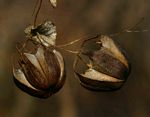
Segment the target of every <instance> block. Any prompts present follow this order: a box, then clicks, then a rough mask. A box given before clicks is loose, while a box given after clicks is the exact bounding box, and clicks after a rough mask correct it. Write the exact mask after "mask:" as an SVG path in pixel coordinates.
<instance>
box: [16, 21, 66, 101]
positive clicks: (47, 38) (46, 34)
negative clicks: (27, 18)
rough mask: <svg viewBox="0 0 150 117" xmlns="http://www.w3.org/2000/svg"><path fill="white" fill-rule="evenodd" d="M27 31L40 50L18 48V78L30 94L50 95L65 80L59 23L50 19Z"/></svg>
mask: <svg viewBox="0 0 150 117" xmlns="http://www.w3.org/2000/svg"><path fill="white" fill-rule="evenodd" d="M25 33H26V34H27V37H28V38H29V40H30V41H31V43H32V44H33V45H34V46H35V47H36V52H35V53H33V52H32V53H31V52H28V51H27V52H24V50H25V49H23V50H22V51H20V50H18V51H19V60H18V64H19V67H14V68H13V75H14V81H15V83H16V85H17V86H18V87H19V88H20V89H22V90H23V91H25V92H26V93H28V94H30V95H32V96H35V97H39V98H47V97H49V96H51V95H52V94H54V93H56V92H57V91H58V90H59V89H60V88H61V87H62V86H63V84H64V81H65V70H64V60H63V57H62V55H61V54H60V53H59V52H58V51H56V50H55V48H54V45H55V40H56V34H57V33H56V26H55V25H54V24H53V23H52V22H51V21H47V22H44V23H43V24H40V25H38V26H37V27H35V28H34V27H33V26H29V27H27V28H26V30H25ZM36 44H37V45H36ZM25 45H26V44H25ZM31 48H32V47H31Z"/></svg>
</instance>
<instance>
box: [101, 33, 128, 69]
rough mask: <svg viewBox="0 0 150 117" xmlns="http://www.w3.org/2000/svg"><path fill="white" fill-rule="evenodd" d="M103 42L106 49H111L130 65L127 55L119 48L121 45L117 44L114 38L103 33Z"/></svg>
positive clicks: (116, 55)
mask: <svg viewBox="0 0 150 117" xmlns="http://www.w3.org/2000/svg"><path fill="white" fill-rule="evenodd" d="M100 40H101V42H102V46H103V47H104V48H106V49H108V51H110V52H111V53H113V56H114V57H115V58H117V59H119V60H120V61H121V62H122V63H123V64H124V65H126V66H127V67H129V66H128V61H127V59H126V58H125V56H124V55H123V53H122V51H121V50H122V49H121V48H119V45H117V44H116V43H115V42H114V41H113V39H111V38H110V37H108V36H105V35H103V36H102V38H101V39H100Z"/></svg>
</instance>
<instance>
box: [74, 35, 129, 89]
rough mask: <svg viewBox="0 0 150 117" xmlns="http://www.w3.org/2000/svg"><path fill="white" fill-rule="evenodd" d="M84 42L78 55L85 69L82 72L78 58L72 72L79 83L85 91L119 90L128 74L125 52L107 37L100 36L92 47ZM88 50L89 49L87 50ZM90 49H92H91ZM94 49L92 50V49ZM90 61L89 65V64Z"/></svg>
mask: <svg viewBox="0 0 150 117" xmlns="http://www.w3.org/2000/svg"><path fill="white" fill-rule="evenodd" d="M86 43H87V42H84V44H83V47H81V50H82V51H81V53H80V54H79V58H80V61H81V60H82V61H81V62H82V63H84V64H83V65H85V66H86V67H83V69H82V70H78V69H80V68H81V64H79V58H77V59H76V61H75V66H74V71H75V74H76V75H77V76H78V77H79V80H80V83H81V85H82V86H84V87H85V88H87V89H90V90H97V91H112V90H116V89H119V88H120V87H121V86H122V85H123V84H124V82H125V81H126V79H127V77H128V75H129V73H130V65H129V62H128V60H127V57H126V54H125V51H124V50H123V49H122V48H121V47H120V46H119V44H118V43H116V42H115V41H114V40H112V39H111V38H110V37H108V36H104V35H103V36H101V37H99V38H98V39H96V41H94V42H93V43H94V45H92V43H90V44H89V45H88V46H86ZM89 48H90V49H89ZM91 48H92V49H91ZM93 48H94V49H93ZM89 61H90V64H89Z"/></svg>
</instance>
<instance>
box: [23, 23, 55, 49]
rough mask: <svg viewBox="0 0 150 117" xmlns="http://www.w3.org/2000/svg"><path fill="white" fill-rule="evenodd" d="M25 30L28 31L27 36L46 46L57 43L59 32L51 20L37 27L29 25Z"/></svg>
mask: <svg viewBox="0 0 150 117" xmlns="http://www.w3.org/2000/svg"><path fill="white" fill-rule="evenodd" d="M24 32H25V33H26V35H27V38H30V39H31V40H33V41H35V42H39V43H42V44H43V45H44V46H46V47H48V46H51V45H55V41H56V36H57V32H56V26H55V25H54V23H52V22H51V21H45V22H44V23H42V24H39V25H38V26H37V27H34V26H33V25H31V26H28V27H27V28H26V29H25V31H24Z"/></svg>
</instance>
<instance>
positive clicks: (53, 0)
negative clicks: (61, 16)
mask: <svg viewBox="0 0 150 117" xmlns="http://www.w3.org/2000/svg"><path fill="white" fill-rule="evenodd" d="M49 1H50V3H51V4H52V6H53V7H56V6H57V0H49Z"/></svg>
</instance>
